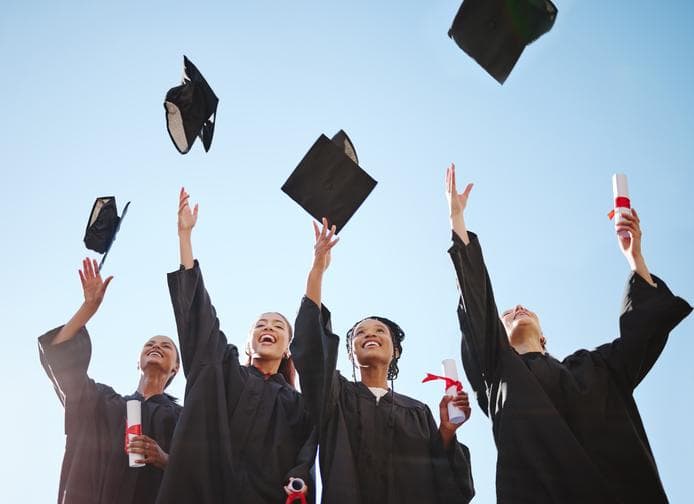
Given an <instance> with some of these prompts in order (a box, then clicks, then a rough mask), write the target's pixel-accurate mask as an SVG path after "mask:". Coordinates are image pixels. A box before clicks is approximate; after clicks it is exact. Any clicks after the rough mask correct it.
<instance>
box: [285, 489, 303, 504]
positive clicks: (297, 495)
mask: <svg viewBox="0 0 694 504" xmlns="http://www.w3.org/2000/svg"><path fill="white" fill-rule="evenodd" d="M296 501H299V502H300V503H301V504H306V494H304V493H303V492H292V493H290V494H289V495H287V500H286V501H284V504H292V502H296Z"/></svg>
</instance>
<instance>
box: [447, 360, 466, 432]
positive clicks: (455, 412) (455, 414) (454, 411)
mask: <svg viewBox="0 0 694 504" xmlns="http://www.w3.org/2000/svg"><path fill="white" fill-rule="evenodd" d="M442 364H443V375H444V376H445V377H446V378H450V379H451V380H455V381H458V369H457V368H456V365H455V361H454V360H453V359H444V360H443V362H442ZM457 394H458V389H457V388H456V387H455V385H453V386H451V387H448V388H447V389H446V395H449V396H456V395H457ZM448 419H449V420H450V421H451V422H453V423H454V424H461V423H463V422H464V421H465V413H464V412H463V410H461V409H460V408H457V407H455V406H454V405H453V403H448Z"/></svg>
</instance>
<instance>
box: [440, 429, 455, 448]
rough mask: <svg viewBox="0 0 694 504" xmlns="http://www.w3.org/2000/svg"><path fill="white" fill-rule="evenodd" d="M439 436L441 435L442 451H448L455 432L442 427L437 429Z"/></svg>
mask: <svg viewBox="0 0 694 504" xmlns="http://www.w3.org/2000/svg"><path fill="white" fill-rule="evenodd" d="M439 434H440V435H441V442H442V443H443V449H444V450H448V448H449V447H450V446H451V442H452V441H453V439H455V430H450V429H447V428H445V427H444V426H440V427H439Z"/></svg>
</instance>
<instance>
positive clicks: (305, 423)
mask: <svg viewBox="0 0 694 504" xmlns="http://www.w3.org/2000/svg"><path fill="white" fill-rule="evenodd" d="M168 283H169V292H170V294H171V302H172V304H173V309H174V314H175V316H176V325H177V327H178V338H179V345H180V348H181V362H182V364H183V371H184V372H185V375H186V379H187V382H186V395H185V406H186V407H185V409H184V411H183V414H182V416H181V420H180V422H179V425H178V428H177V429H176V435H175V437H174V440H173V445H172V449H171V456H170V458H169V466H168V468H167V471H166V475H165V477H164V481H163V483H162V486H161V491H160V493H159V498H158V499H157V502H158V503H160V504H175V503H185V504H189V503H193V502H195V503H196V504H212V503H218V504H222V503H232V502H233V503H236V502H238V503H254V504H255V503H267V504H277V503H280V502H284V499H285V498H286V494H285V492H284V489H283V487H284V485H285V484H286V483H287V481H288V479H289V478H290V477H295V478H301V479H303V480H304V481H305V482H306V484H307V485H308V487H309V492H311V495H309V497H310V501H313V496H312V493H313V492H314V491H315V484H314V479H313V471H312V468H313V463H314V459H315V456H316V439H315V436H314V435H313V426H312V423H311V420H310V418H309V415H308V412H307V411H306V409H305V407H304V402H303V398H302V397H301V394H299V393H298V392H297V391H296V390H294V389H293V388H292V387H291V386H290V385H289V384H288V383H287V382H286V381H285V380H284V377H283V376H282V375H280V374H275V375H272V376H271V377H269V378H268V379H265V377H264V376H263V374H262V373H261V372H260V371H258V370H257V369H256V368H254V367H253V366H241V365H240V364H239V354H238V350H237V348H236V347H235V346H234V345H231V344H229V343H228V342H227V339H226V337H225V335H224V333H223V332H222V331H221V330H220V328H219V320H218V319H217V314H216V311H215V309H214V307H213V306H212V302H211V300H210V297H209V295H208V293H207V290H206V289H205V285H204V283H203V278H202V273H201V271H200V267H199V265H198V263H197V261H196V262H195V267H194V268H191V269H189V270H185V269H183V268H181V269H180V270H179V271H176V272H174V273H170V274H169V275H168Z"/></svg>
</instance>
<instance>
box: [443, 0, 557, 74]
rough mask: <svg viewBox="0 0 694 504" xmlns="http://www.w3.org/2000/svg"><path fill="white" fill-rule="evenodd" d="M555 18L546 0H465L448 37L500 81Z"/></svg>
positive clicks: (551, 6) (550, 4)
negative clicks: (524, 50) (526, 47)
mask: <svg viewBox="0 0 694 504" xmlns="http://www.w3.org/2000/svg"><path fill="white" fill-rule="evenodd" d="M556 18H557V8H556V7H555V6H554V4H553V3H552V2H550V1H549V0H465V1H464V2H463V4H462V5H461V6H460V9H459V10H458V14H456V16H455V19H454V20H453V26H451V29H450V30H448V36H449V37H451V38H452V39H453V40H454V41H455V43H456V44H458V46H459V47H460V48H461V49H462V50H463V51H465V52H466V53H467V54H468V55H469V56H471V57H472V58H474V59H475V61H477V63H479V64H480V65H481V66H482V68H484V69H485V70H486V71H487V72H489V74H490V75H491V76H492V77H494V78H495V79H496V80H497V81H499V84H503V83H504V81H505V80H506V78H507V77H508V75H509V74H510V73H511V70H512V69H513V66H514V65H515V64H516V61H518V58H520V55H521V53H522V52H523V49H525V46H527V45H528V44H530V43H531V42H533V41H534V40H536V39H537V38H539V37H540V36H541V35H543V34H545V33H547V32H548V31H549V30H550V28H552V25H553V24H554V20H555V19H556Z"/></svg>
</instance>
